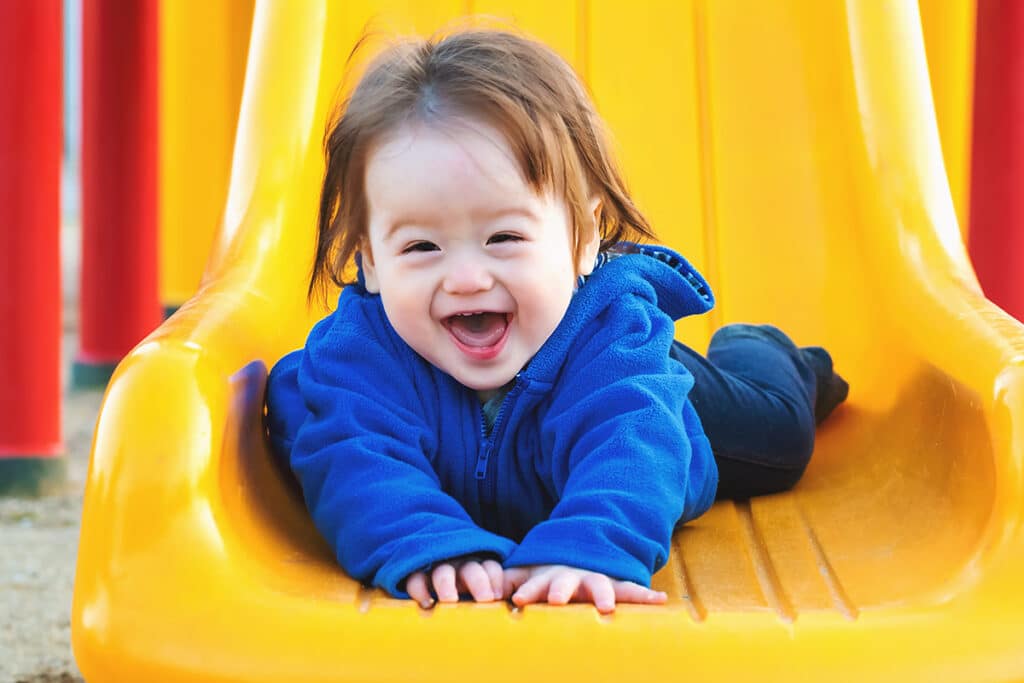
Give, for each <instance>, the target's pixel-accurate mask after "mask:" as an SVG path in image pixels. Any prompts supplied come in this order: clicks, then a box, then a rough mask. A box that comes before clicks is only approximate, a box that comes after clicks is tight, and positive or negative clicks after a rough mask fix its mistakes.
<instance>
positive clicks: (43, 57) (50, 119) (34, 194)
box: [0, 0, 64, 493]
mask: <svg viewBox="0 0 1024 683" xmlns="http://www.w3.org/2000/svg"><path fill="white" fill-rule="evenodd" d="M61 114H62V109H61V0H38V1H37V0H8V1H7V2H0V212H2V214H0V215H2V218H0V493H37V492H40V490H41V489H43V488H45V487H46V486H47V485H48V484H50V483H52V482H53V481H55V480H56V479H57V475H59V474H60V473H61V472H62V471H63V464H64V459H63V458H62V457H58V456H60V455H61V452H62V451H63V445H62V439H61V425H60V398H61V384H60V339H61V336H60V335H61V294H60V157H61V132H62V128H61Z"/></svg>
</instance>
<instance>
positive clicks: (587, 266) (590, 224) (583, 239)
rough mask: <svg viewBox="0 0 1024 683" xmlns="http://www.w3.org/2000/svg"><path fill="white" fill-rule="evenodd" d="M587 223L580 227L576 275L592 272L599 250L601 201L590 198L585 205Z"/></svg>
mask: <svg viewBox="0 0 1024 683" xmlns="http://www.w3.org/2000/svg"><path fill="white" fill-rule="evenodd" d="M587 209H588V211H587V222H586V225H581V226H580V228H579V229H580V236H579V239H580V246H579V249H578V250H577V254H579V262H578V263H577V264H576V270H577V271H578V273H577V274H578V275H590V273H591V272H592V271H593V270H594V261H595V260H597V252H598V249H600V248H601V231H600V229H599V226H600V225H601V199H600V197H591V198H590V201H589V202H588V204H587Z"/></svg>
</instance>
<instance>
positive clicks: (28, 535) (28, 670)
mask: <svg viewBox="0 0 1024 683" xmlns="http://www.w3.org/2000/svg"><path fill="white" fill-rule="evenodd" d="M61 241H62V252H63V259H62V261H63V263H62V270H63V273H62V277H63V281H64V286H65V292H64V297H63V298H64V318H63V320H64V335H63V340H62V345H63V354H62V355H63V358H62V361H61V362H62V368H63V372H64V387H65V389H64V397H63V404H62V423H63V437H64V444H65V459H66V464H67V468H66V469H67V474H66V478H65V481H64V485H63V487H62V488H61V489H60V490H59V491H57V492H56V493H55V494H53V495H49V496H46V497H43V498H37V499H26V498H3V497H0V683H57V682H59V683H68V682H71V681H82V677H81V674H80V673H79V671H78V667H76V666H75V661H74V658H73V657H72V655H71V592H72V587H73V585H74V575H75V557H76V554H77V551H78V530H79V526H80V523H81V519H82V492H83V489H84V487H85V477H86V472H87V470H88V467H89V448H90V446H91V445H92V434H93V428H94V427H95V425H96V416H97V415H98V413H99V407H100V401H101V399H102V397H103V393H102V391H101V390H99V389H97V390H90V391H84V390H79V391H72V390H71V389H70V387H69V386H68V385H69V381H68V375H69V373H70V369H71V361H72V359H73V357H74V353H75V351H76V350H77V348H78V337H77V330H78V317H77V308H78V304H77V291H76V289H77V287H76V284H77V282H78V272H79V258H78V254H79V229H78V225H77V223H76V222H70V223H68V224H65V225H64V226H62V231H61Z"/></svg>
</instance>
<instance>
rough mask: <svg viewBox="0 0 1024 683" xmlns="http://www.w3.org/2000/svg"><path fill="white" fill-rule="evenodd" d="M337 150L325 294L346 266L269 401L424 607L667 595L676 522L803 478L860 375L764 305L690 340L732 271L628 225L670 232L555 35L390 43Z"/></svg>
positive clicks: (309, 469) (352, 520)
mask: <svg viewBox="0 0 1024 683" xmlns="http://www.w3.org/2000/svg"><path fill="white" fill-rule="evenodd" d="M326 150H327V171H326V176H325V179H324V185H323V191H322V196H321V206H320V217H319V230H318V244H317V251H316V258H315V263H314V268H313V274H312V278H311V282H310V296H313V295H315V294H316V293H317V292H318V291H320V292H322V291H324V289H325V286H326V284H327V281H328V280H331V281H333V282H335V283H337V284H339V285H343V289H342V292H341V296H340V298H339V300H338V306H337V310H336V311H335V312H334V313H332V314H331V315H329V316H328V317H326V318H325V319H323V320H322V321H320V322H319V323H318V324H317V325H316V326H315V327H314V328H313V331H312V332H311V333H310V335H309V338H308V339H307V342H306V345H305V347H304V348H302V349H300V350H298V351H295V352H293V353H291V354H289V355H287V356H285V357H284V358H283V359H282V360H281V361H280V362H279V363H278V364H277V365H276V366H275V367H274V369H273V371H272V372H271V375H270V378H269V380H268V391H267V424H268V429H269V433H270V437H271V443H272V446H273V449H274V451H275V453H276V454H277V455H278V456H279V457H281V458H284V459H286V460H287V461H288V462H289V464H290V466H291V468H292V470H293V471H294V472H295V474H296V476H297V477H298V480H299V482H300V483H301V486H302V490H303V494H304V496H305V500H306V504H307V506H308V507H309V510H310V513H311V514H312V517H313V520H314V522H315V524H316V526H317V528H318V529H319V530H320V532H321V533H322V534H323V536H324V537H325V538H326V539H327V541H328V543H329V544H330V545H331V547H332V548H333V550H334V552H335V554H336V556H337V558H338V560H339V562H340V563H341V565H342V566H343V567H344V568H345V570H346V571H347V572H348V573H349V574H350V575H352V576H353V577H355V578H357V579H359V580H361V581H364V582H367V583H371V584H373V585H376V586H379V587H381V588H383V589H385V590H387V591H388V592H389V593H391V594H392V595H394V596H398V597H411V598H412V599H414V600H416V601H417V602H419V603H420V604H421V605H423V606H424V607H430V606H432V605H433V604H434V600H435V596H436V600H440V601H442V602H455V601H457V600H458V599H459V594H460V593H463V594H468V595H470V596H472V598H473V599H474V600H476V601H479V602H486V601H492V600H501V599H511V600H512V602H514V603H515V604H516V605H520V606H521V605H525V604H529V603H534V602H548V603H551V604H565V603H568V602H570V601H589V602H592V603H593V604H594V605H595V606H596V607H597V609H598V610H599V611H601V612H609V611H612V610H613V609H614V608H615V604H616V603H617V602H632V603H661V602H664V601H665V599H666V596H665V594H664V593H660V592H655V591H652V590H650V589H649V588H648V586H650V581H651V575H652V574H653V573H654V572H655V571H657V570H658V568H660V567H661V566H662V565H664V564H665V562H666V561H667V559H668V555H669V547H670V542H671V537H672V533H673V530H674V529H675V528H676V527H677V525H679V524H682V523H684V522H686V521H688V520H692V519H694V518H696V517H698V516H700V515H701V514H703V513H704V512H705V511H706V510H707V509H708V508H709V507H710V505H711V504H712V502H713V501H714V500H715V498H716V496H718V497H749V496H752V495H758V494H765V493H771V492H776V491H781V490H784V489H786V488H789V487H791V486H792V485H793V484H795V483H796V481H797V480H798V479H799V478H800V476H801V474H802V473H803V470H804V468H805V467H806V464H807V461H808V459H809V458H810V454H811V451H812V450H813V444H814V431H815V425H816V423H817V422H820V420H822V419H824V417H825V416H827V415H828V414H829V413H830V412H831V411H832V409H833V408H834V407H835V406H836V405H837V404H838V403H840V402H841V401H842V400H843V399H844V398H845V397H846V391H847V387H846V383H845V382H844V381H843V380H842V379H841V378H840V377H839V376H838V375H836V374H835V373H834V372H833V370H832V360H831V358H830V357H829V355H828V354H827V353H826V352H825V351H824V350H823V349H820V348H817V347H811V348H804V349H799V348H797V347H796V346H795V345H794V344H793V342H792V341H790V339H789V338H788V337H787V336H786V335H785V334H783V333H782V332H780V331H779V330H777V329H776V328H773V327H769V326H753V325H730V326H727V327H725V328H722V329H721V330H719V331H718V332H717V333H716V334H715V336H714V338H713V339H712V342H711V345H710V347H709V350H708V354H707V357H706V358H705V357H703V356H701V355H699V354H697V353H695V352H694V351H692V350H690V349H688V348H687V347H685V346H683V345H682V344H680V343H678V342H675V341H674V340H673V335H674V321H675V320H678V319H679V318H681V317H683V316H687V315H693V314H700V313H704V312H706V311H708V310H710V309H711V307H712V305H713V297H712V294H711V290H710V288H709V286H708V284H707V283H706V282H705V280H704V278H703V277H702V276H701V275H700V274H699V273H698V272H697V271H696V270H694V269H693V268H692V267H691V266H690V265H689V264H688V263H687V261H686V260H685V259H684V258H683V257H682V256H680V255H679V254H677V253H675V252H674V251H672V250H670V249H667V248H664V247H659V246H652V245H640V244H637V243H635V242H634V241H633V240H635V241H643V240H650V239H653V237H654V235H653V232H652V230H651V229H650V227H649V226H648V223H647V221H646V220H645V219H644V217H643V215H642V214H641V213H640V211H639V210H638V209H637V207H636V206H635V205H634V203H633V201H632V200H631V198H630V196H629V194H628V193H627V192H626V189H625V186H624V184H623V182H622V180H621V176H620V174H619V171H618V170H617V168H616V166H615V164H614V162H613V160H612V158H611V155H610V153H609V146H608V142H607V140H606V137H605V135H604V133H603V129H602V126H601V123H600V120H599V118H598V116H597V114H596V113H595V111H594V107H593V105H592V103H591V102H590V100H589V98H588V96H587V94H586V91H585V90H584V88H583V86H582V85H581V84H580V82H579V81H578V79H577V78H576V76H575V74H574V73H573V71H572V69H571V68H570V67H569V66H568V65H567V64H566V63H565V62H564V61H563V60H562V59H561V58H560V57H558V56H557V55H556V54H555V53H554V52H553V51H552V50H550V49H549V48H547V47H545V46H543V45H541V44H539V43H536V42H533V41H531V40H528V39H526V38H523V37H520V36H517V35H514V34H510V33H505V32H498V31H464V32H460V33H456V34H454V35H450V36H447V37H445V38H443V39H440V40H437V41H427V40H413V41H408V42H405V43H402V44H400V45H398V46H395V47H392V48H390V49H388V50H387V51H385V52H384V53H383V54H382V55H381V56H379V57H378V58H377V59H376V60H375V61H373V62H372V63H371V64H370V65H369V67H368V68H367V71H366V72H365V74H364V75H363V77H362V79H361V80H360V81H359V83H358V85H357V86H356V88H355V90H354V91H353V92H352V94H351V96H350V97H349V98H348V100H347V101H346V102H345V103H344V105H343V107H342V108H341V110H340V116H339V117H338V118H337V120H336V121H334V122H333V124H332V125H331V127H330V128H329V131H328V134H327V137H326ZM627 240H631V241H627ZM352 264H355V265H356V267H357V268H358V271H357V280H356V281H355V282H348V281H346V279H345V274H346V272H351V271H347V269H348V268H350V267H351V265H352Z"/></svg>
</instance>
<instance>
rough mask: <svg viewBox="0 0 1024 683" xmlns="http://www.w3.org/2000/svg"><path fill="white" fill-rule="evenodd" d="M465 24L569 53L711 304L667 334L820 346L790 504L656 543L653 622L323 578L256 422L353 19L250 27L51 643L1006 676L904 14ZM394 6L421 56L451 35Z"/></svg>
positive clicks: (716, 514)
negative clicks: (707, 289) (200, 212)
mask: <svg viewBox="0 0 1024 683" xmlns="http://www.w3.org/2000/svg"><path fill="white" fill-rule="evenodd" d="M492 4H493V3H489V2H483V1H481V2H473V3H472V5H471V6H470V7H469V9H471V10H472V11H475V12H486V13H496V14H502V13H505V14H509V13H511V14H514V15H515V19H516V21H517V22H518V23H519V24H520V25H522V26H524V27H525V28H526V29H527V30H532V31H534V32H535V33H537V34H538V35H539V36H540V37H541V38H543V39H544V40H546V41H548V42H550V43H551V44H552V45H554V46H555V47H556V48H557V49H559V50H560V51H561V52H562V53H563V54H565V55H566V56H567V57H568V58H569V59H571V60H572V61H573V63H574V64H575V65H576V67H577V68H578V69H579V70H580V72H581V74H582V75H583V76H584V77H585V78H586V79H587V81H588V83H589V85H590V87H591V89H592V92H593V94H594V97H595V99H596V101H597V103H598V106H599V108H600V109H601V111H602V113H603V114H604V115H605V117H606V118H607V120H608V122H609V124H610V127H611V129H612V131H613V132H614V134H615V136H616V138H617V141H618V148H619V150H620V154H621V157H622V160H623V163H624V165H625V168H626V172H627V176H628V178H629V180H630V183H631V185H632V186H633V187H634V188H635V192H636V195H637V197H638V199H639V202H640V204H641V205H642V206H643V207H644V208H645V209H646V210H647V212H648V214H649V216H650V217H651V219H652V221H653V224H654V225H655V227H656V229H658V230H659V231H660V233H661V236H662V238H663V239H664V241H666V242H667V243H669V244H671V245H673V246H674V247H676V248H678V249H680V250H681V251H683V252H684V253H685V254H687V255H688V256H689V257H690V258H691V259H692V261H693V262H694V264H695V265H696V266H697V267H698V268H700V269H701V270H702V271H703V272H704V273H705V274H706V275H707V276H708V279H709V281H710V282H711V284H712V287H713V288H714V289H715V291H716V293H717V296H718V300H719V304H718V307H717V308H716V310H715V311H714V312H713V313H712V314H710V315H709V316H705V317H704V318H703V319H698V320H692V321H688V322H686V323H685V324H683V325H682V326H681V327H680V329H679V334H680V337H681V338H682V339H684V340H685V341H687V342H688V343H690V344H692V345H695V346H697V347H698V348H703V345H704V344H705V343H706V340H707V338H708V337H709V335H710V332H711V331H712V330H713V329H714V328H715V327H717V326H719V325H721V324H724V323H727V322H733V321H751V322H772V323H775V324H778V325H780V326H781V327H783V328H784V329H786V330H787V331H789V332H790V333H792V335H793V336H794V338H795V339H796V340H797V341H798V343H800V344H804V345H809V344H821V345H824V346H827V347H828V348H829V349H830V350H831V351H832V352H833V353H834V355H835V357H836V359H837V364H838V367H839V369H840V371H841V372H842V373H843V374H844V375H845V376H846V377H847V378H848V379H849V380H850V384H851V394H850V400H849V402H848V403H847V404H845V405H844V406H843V407H841V408H840V409H839V410H838V411H837V412H836V413H835V414H834V415H833V416H832V417H831V418H830V419H829V420H828V421H827V422H826V423H825V424H824V425H823V427H822V429H821V431H820V432H819V439H818V443H817V449H816V452H815V454H814V458H813V460H812V462H811V466H810V468H809V470H808V472H807V474H806V476H805V478H804V480H803V481H801V482H800V484H799V485H798V486H797V487H796V489H795V490H793V491H792V492H790V493H787V494H784V495H777V496H770V497H765V498H757V499H754V500H751V501H749V502H737V503H733V502H723V503H719V504H717V505H716V506H715V507H714V508H713V509H712V510H711V511H710V512H709V513H707V514H706V515H705V516H704V517H702V518H700V519H699V520H697V521H696V522H694V523H692V524H689V525H688V526H686V527H685V528H684V529H683V530H682V531H680V532H679V533H678V535H677V538H676V539H675V548H674V553H673V556H672V558H671V561H670V563H669V564H668V566H666V567H665V568H664V569H663V570H662V571H661V572H659V573H658V575H657V576H656V577H655V580H654V584H655V586H656V587H657V588H659V589H661V590H665V591H667V592H668V594H669V602H668V605H666V606H659V607H651V606H631V605H625V606H620V607H619V608H618V609H617V611H616V612H615V614H614V615H612V616H609V617H601V616H599V615H598V614H597V612H596V611H595V610H594V608H593V607H592V606H589V605H571V606H568V607H549V606H546V605H541V606H529V607H527V608H525V609H523V610H513V609H511V608H510V607H509V606H508V605H505V604H490V605H477V604H470V603H463V604H459V605H448V606H445V605H442V606H439V607H437V608H435V609H434V610H432V611H429V612H428V611H423V610H421V609H420V608H418V607H417V606H416V605H415V604H413V603H412V602H410V601H399V600H393V599H390V598H388V597H387V596H385V595H384V594H382V593H379V592H377V591H375V590H369V589H366V588H363V587H361V586H360V585H359V584H357V583H356V582H354V581H352V580H351V579H349V578H348V577H346V576H345V575H344V573H343V572H342V571H341V570H340V569H339V568H338V567H337V565H336V564H335V562H334V560H333V558H332V557H331V553H330V552H329V550H328V548H327V547H326V545H325V543H324V542H323V541H322V540H321V539H320V538H319V537H318V536H317V533H316V531H315V530H314V528H313V526H312V524H311V522H310V520H309V517H308V515H307V513H306V512H305V509H304V507H303V504H302V500H301V497H300V496H299V494H297V493H296V492H295V490H294V489H292V488H290V487H289V485H288V483H287V479H286V477H284V476H282V473H281V472H279V471H277V470H276V469H275V468H274V466H273V464H272V461H271V459H270V457H269V454H268V450H267V446H266V443H265V441H264V438H263V434H262V430H261V405H262V394H263V386H264V381H265V377H266V368H267V367H269V366H271V365H272V364H273V363H274V362H275V361H276V360H277V359H278V358H279V357H280V356H281V355H283V354H284V353H285V352H287V351H289V350H290V349H293V348H296V347H298V346H299V345H301V344H302V342H303V339H304V337H305V334H306V332H307V331H308V329H309V327H310V326H311V325H312V323H313V322H314V321H315V320H317V319H319V318H320V317H321V316H323V315H324V314H325V313H326V312H325V311H321V310H307V308H306V305H305V299H304V295H305V284H306V277H307V273H308V270H309V266H310V263H311V258H312V246H311V245H312V240H313V230H314V220H315V214H316V206H317V195H318V190H319V182H320V177H321V174H322V172H323V159H322V154H321V141H322V136H323V128H324V121H325V119H326V116H327V112H328V109H329V107H330V105H331V104H332V103H333V101H334V99H335V95H336V92H337V86H338V83H339V82H340V79H341V73H342V67H343V64H344V61H345V58H346V56H347V54H348V51H349V49H350V47H351V45H352V44H353V41H354V40H355V38H356V36H357V35H358V34H359V32H360V30H361V29H362V27H363V25H364V23H365V20H366V19H367V18H368V17H369V16H371V15H372V14H375V13H376V12H377V10H378V5H377V4H369V3H365V2H363V3H359V2H345V3H342V2H334V1H328V0H306V1H304V2H260V3H258V4H257V7H256V11H255V16H254V32H253V36H252V41H251V46H252V48H251V51H250V57H249V64H248V69H247V76H246V83H245V90H244V95H243V104H242V112H241V117H240V121H239V128H238V137H237V143H236V147H235V155H234V163H233V166H232V178H231V186H230V192H229V197H228V200H227V206H226V209H225V214H224V218H223V225H222V228H221V231H220V236H219V241H218V243H217V245H216V247H215V253H214V256H213V257H212V259H211V262H210V266H209V268H208V270H207V275H206V280H205V282H204V285H203V286H202V288H201V291H200V292H199V294H198V295H197V296H196V298H194V299H193V300H192V301H190V302H189V303H188V304H186V305H185V306H184V307H183V308H182V309H181V310H180V311H179V312H178V313H177V314H176V315H175V316H174V317H172V318H171V319H170V320H169V321H168V322H167V323H165V324H164V325H163V326H162V327H161V328H160V329H159V330H157V331H156V332H154V333H153V334H152V335H151V336H150V337H149V338H148V339H147V340H146V341H144V342H143V343H142V344H140V345H139V347H138V348H137V349H136V350H135V351H134V352H133V353H132V354H131V355H130V356H129V357H128V358H127V359H126V360H125V361H124V362H123V363H122V364H121V366H120V368H119V369H118V371H117V373H116V374H115V376H114V379H113V381H112V383H111V385H110V387H109V389H108V391H107V396H106V398H105V401H104V405H103V409H102V412H101V415H100V419H99V424H98V427H97V432H96V438H95V443H94V447H93V454H92V463H91V466H90V472H89V478H88V485H87V490H86V497H85V508H84V513H83V519H82V536H81V543H80V548H79V559H78V568H77V577H76V585H75V597H74V606H73V621H72V628H73V641H74V650H75V656H76V658H77V660H78V664H79V666H80V668H81V670H82V672H83V673H84V674H85V677H86V679H87V680H88V681H90V683H97V682H101V681H147V682H151V683H156V682H159V681H254V682H255V681H262V682H271V681H273V682H275V683H277V682H289V683H290V682H297V681H438V682H449V681H466V680H473V681H510V682H513V681H514V682H516V683H521V682H522V681H546V680H557V681H576V680H579V681H631V680H649V681H658V680H672V681H684V680H685V681H708V680H716V681H743V680H756V681H761V682H763V681H773V680H779V681H783V680H784V681H792V680H808V681H825V680H827V681H844V680H850V681H865V680H870V681H886V680H894V681H895V680H927V681H934V680H942V681H972V682H978V681H1010V680H1022V679H1024V583H1022V579H1021V577H1024V527H1022V524H1021V521H1022V515H1024V471H1022V459H1024V327H1022V326H1021V325H1019V324H1018V323H1016V322H1014V321H1013V320H1011V319H1010V318H1009V317H1008V316H1006V315H1005V314H1003V313H1002V312H1001V311H999V310H998V309H997V308H996V307H995V306H993V305H992V304H991V303H989V302H988V301H986V300H985V299H984V297H983V296H982V295H981V293H980V290H979V288H978V285H977V282H976V280H975V277H974V274H973V272H972V270H971V268H970V265H969V263H968V261H967V258H966V256H965V253H964V248H963V246H962V244H961V241H960V234H959V230H958V226H957V223H956V218H955V214H954V209H953V204H952V201H951V199H950V192H949V189H948V184H947V181H946V177H945V174H944V169H943V159H942V153H941V150H940V146H939V137H938V133H937V129H936V122H935V114H934V110H933V107H932V104H931V93H930V86H929V81H928V74H927V67H926V64H925V52H924V47H923V44H922V38H921V23H920V19H919V16H918V9H917V6H916V4H915V3H913V2H900V1H897V0H892V1H886V2H880V1H877V0H862V1H859V2H858V1H857V0H847V1H846V2H841V1H838V0H836V1H829V2H808V1H805V0H772V1H771V2H740V1H739V0H695V1H694V2H687V3H678V2H674V1H673V2H664V3H650V4H649V5H647V4H643V3H617V2H612V1H611V0H607V1H606V0H592V1H588V2H585V3H582V4H580V5H578V6H577V5H573V4H569V3H566V4H559V3H553V2H550V1H547V2H542V1H538V2H515V3H511V2H510V3H509V5H510V6H512V5H514V9H513V10H509V9H507V8H506V7H503V6H501V5H500V4H494V6H492ZM385 5H386V6H385ZM396 5H401V7H405V9H406V12H405V13H404V14H401V13H400V15H401V16H404V17H406V18H410V19H411V20H412V25H413V27H414V28H416V29H417V30H420V31H429V30H432V29H434V28H436V27H437V26H439V25H441V24H442V23H443V22H444V21H446V20H447V19H450V18H452V17H454V16H456V15H459V14H461V13H463V12H465V11H466V10H467V7H466V3H465V2H454V1H453V2H448V3H445V2H441V1H437V2H431V3H422V4H421V3H412V2H408V3H404V4H402V3H384V4H383V5H380V8H383V9H387V10H389V11H391V10H394V8H395V6H396ZM631 5H642V6H641V7H635V6H631ZM401 7H400V8H399V9H401Z"/></svg>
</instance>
